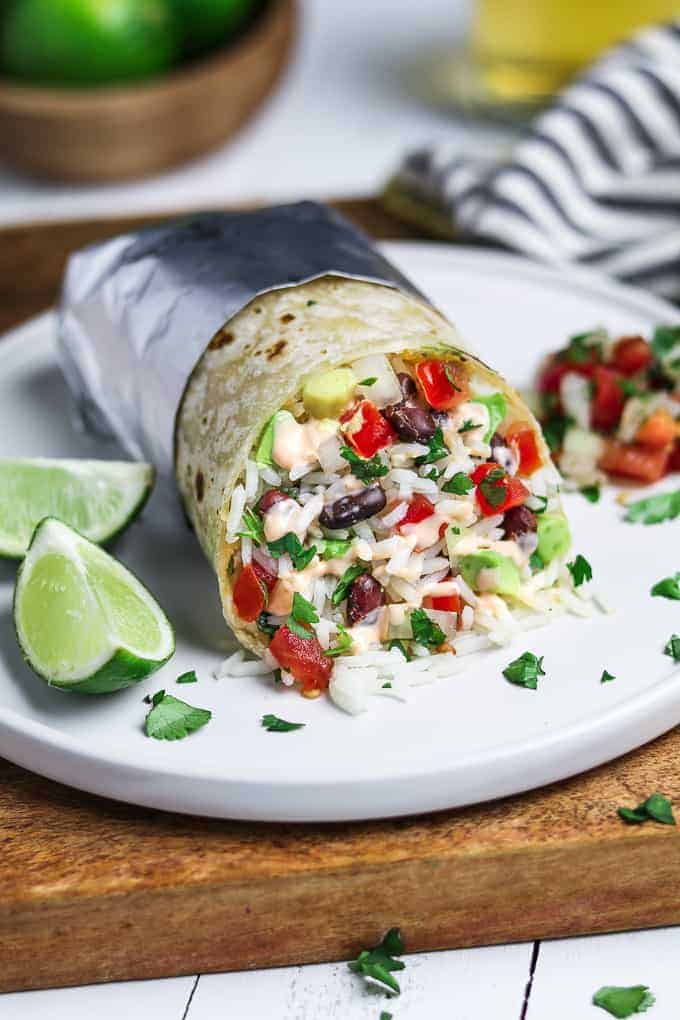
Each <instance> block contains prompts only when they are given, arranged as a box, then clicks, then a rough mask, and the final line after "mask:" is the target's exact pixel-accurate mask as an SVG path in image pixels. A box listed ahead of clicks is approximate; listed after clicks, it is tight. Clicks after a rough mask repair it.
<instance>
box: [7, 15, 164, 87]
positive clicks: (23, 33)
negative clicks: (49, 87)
mask: <svg viewBox="0 0 680 1020" xmlns="http://www.w3.org/2000/svg"><path fill="white" fill-rule="evenodd" d="M177 56H178V41H177V25H176V20H175V16H174V13H173V11H172V9H171V7H170V4H169V2H168V0H14V3H12V4H11V5H10V6H9V8H8V11H7V14H6V15H5V17H4V23H3V26H2V35H1V38H0V61H1V62H2V68H3V71H4V72H5V74H9V75H12V76H14V77H17V78H23V79H27V80H29V81H32V82H35V83H45V84H46V83H52V84H59V85H90V84H91V85H97V84H106V83H110V82H119V81H130V80H134V79H138V78H146V77H148V76H149V75H154V74H160V73H162V72H163V71H166V70H167V69H168V68H169V67H171V66H172V64H173V63H174V61H175V59H176V57H177Z"/></svg>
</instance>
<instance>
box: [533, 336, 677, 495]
mask: <svg viewBox="0 0 680 1020" xmlns="http://www.w3.org/2000/svg"><path fill="white" fill-rule="evenodd" d="M537 389H538V397H539V402H540V414H539V417H540V418H541V422H542V425H543V431H544V435H545V438H546V440H547V442H548V444H549V445H550V447H551V450H552V453H553V456H554V458H555V460H556V462H557V464H558V465H559V467H560V469H561V471H562V474H563V475H564V476H565V478H568V479H570V480H571V481H572V482H574V483H576V485H578V486H580V487H582V488H585V487H589V486H595V485H598V484H599V483H600V482H601V481H603V480H604V479H605V478H606V477H607V476H612V477H614V478H617V479H619V480H621V479H628V480H632V481H635V482H640V483H650V482H656V481H658V480H659V479H660V478H662V477H663V476H664V475H667V474H669V473H671V472H674V471H678V470H680V327H667V326H662V327H659V328H657V329H656V331H655V332H654V335H653V337H652V338H651V340H647V339H645V338H644V337H642V336H637V335H635V336H621V337H611V336H609V334H607V333H606V332H605V331H604V330H594V331H592V332H590V333H582V334H579V335H577V336H573V337H571V339H570V340H569V343H568V344H567V346H566V347H564V348H562V349H561V350H559V351H557V352H556V353H555V354H552V355H550V357H549V358H548V359H547V360H546V361H545V363H544V364H543V365H542V367H541V369H540V371H539V375H538V381H537Z"/></svg>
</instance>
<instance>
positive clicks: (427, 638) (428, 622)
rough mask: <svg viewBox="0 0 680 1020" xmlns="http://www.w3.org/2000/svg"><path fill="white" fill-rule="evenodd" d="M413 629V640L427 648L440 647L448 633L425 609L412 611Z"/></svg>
mask: <svg viewBox="0 0 680 1020" xmlns="http://www.w3.org/2000/svg"><path fill="white" fill-rule="evenodd" d="M411 629H412V631H413V640H414V641H416V642H417V643H418V644H419V645H424V646H425V648H439V646H440V645H443V644H444V642H445V641H446V634H445V633H444V631H443V630H442V629H441V627H440V626H439V624H438V623H435V621H434V620H433V619H431V617H429V616H428V615H427V613H426V612H425V610H424V609H414V610H413V611H412V613H411Z"/></svg>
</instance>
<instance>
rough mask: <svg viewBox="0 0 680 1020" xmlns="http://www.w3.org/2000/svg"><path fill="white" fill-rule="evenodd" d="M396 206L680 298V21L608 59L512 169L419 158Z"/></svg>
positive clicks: (402, 180) (542, 120)
mask: <svg viewBox="0 0 680 1020" xmlns="http://www.w3.org/2000/svg"><path fill="white" fill-rule="evenodd" d="M386 204H387V205H388V207H389V208H390V209H391V210H392V211H393V212H396V213H397V214H399V213H401V214H402V215H405V216H406V217H407V218H409V219H411V220H416V221H417V222H419V224H420V225H421V226H424V227H425V228H428V229H432V230H434V231H435V232H437V233H440V234H445V235H446V234H454V233H455V236H456V237H457V238H461V237H465V238H468V239H477V240H480V239H483V240H487V241H492V242H495V243H500V244H502V245H504V246H505V247H507V248H511V249H514V250H516V251H520V252H523V253H525V254H526V255H530V256H533V257H535V258H538V259H542V260H545V261H548V262H552V263H557V264H562V263H567V262H578V263H581V264H584V265H590V266H594V267H596V268H598V269H599V270H601V271H603V272H606V273H610V274H612V275H613V276H616V277H618V278H619V279H621V280H625V281H627V282H630V283H635V284H640V285H642V286H645V287H649V288H651V289H652V290H655V291H656V292H657V293H659V294H663V295H665V296H667V297H671V298H675V299H676V300H680V20H678V21H675V22H672V23H670V24H666V25H663V26H659V27H655V28H650V29H647V30H645V31H643V32H641V33H639V34H638V35H636V36H634V37H633V38H632V40H631V41H629V42H627V43H625V44H623V45H620V46H617V47H616V48H614V49H612V50H610V51H608V52H607V53H606V54H605V55H604V56H603V57H602V58H601V59H600V60H598V61H597V62H596V63H595V64H594V65H593V66H592V67H591V68H589V69H588V71H587V72H586V73H585V74H583V75H582V76H581V77H579V78H578V79H576V80H575V81H574V82H573V83H572V84H571V85H570V86H569V87H567V88H566V89H565V90H564V91H563V92H561V93H560V94H559V95H558V96H557V97H556V99H555V100H554V102H553V103H552V105H551V106H550V107H549V108H548V109H547V110H546V111H545V112H542V113H540V114H539V115H538V116H537V117H536V118H535V120H534V121H533V122H532V124H531V125H530V126H529V128H528V129H527V130H526V131H525V132H524V133H523V135H522V136H521V137H520V138H519V140H518V141H517V143H516V144H515V145H514V146H513V147H512V149H511V150H510V151H509V154H508V155H507V158H503V159H502V160H500V161H493V162H492V161H490V160H488V159H487V160H480V159H476V158H469V157H466V156H465V155H461V154H460V153H458V154H456V153H454V152H453V151H452V149H451V146H448V145H441V144H439V145H436V146H433V147H430V148H423V149H420V150H418V151H415V152H412V153H410V154H409V155H408V156H407V157H406V159H405V160H404V162H403V164H402V165H401V167H400V168H399V170H398V172H397V174H396V176H395V177H394V178H393V180H392V181H391V183H390V185H389V187H388V190H387V193H386Z"/></svg>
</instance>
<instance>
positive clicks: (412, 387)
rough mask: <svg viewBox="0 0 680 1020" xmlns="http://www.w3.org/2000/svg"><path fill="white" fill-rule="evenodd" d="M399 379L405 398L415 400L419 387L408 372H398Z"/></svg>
mask: <svg viewBox="0 0 680 1020" xmlns="http://www.w3.org/2000/svg"><path fill="white" fill-rule="evenodd" d="M397 379H398V380H399V385H400V386H401V395H402V397H403V398H404V400H415V399H416V398H417V396H418V389H417V387H416V384H415V382H414V381H413V379H412V378H411V376H410V375H409V374H408V372H397Z"/></svg>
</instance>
